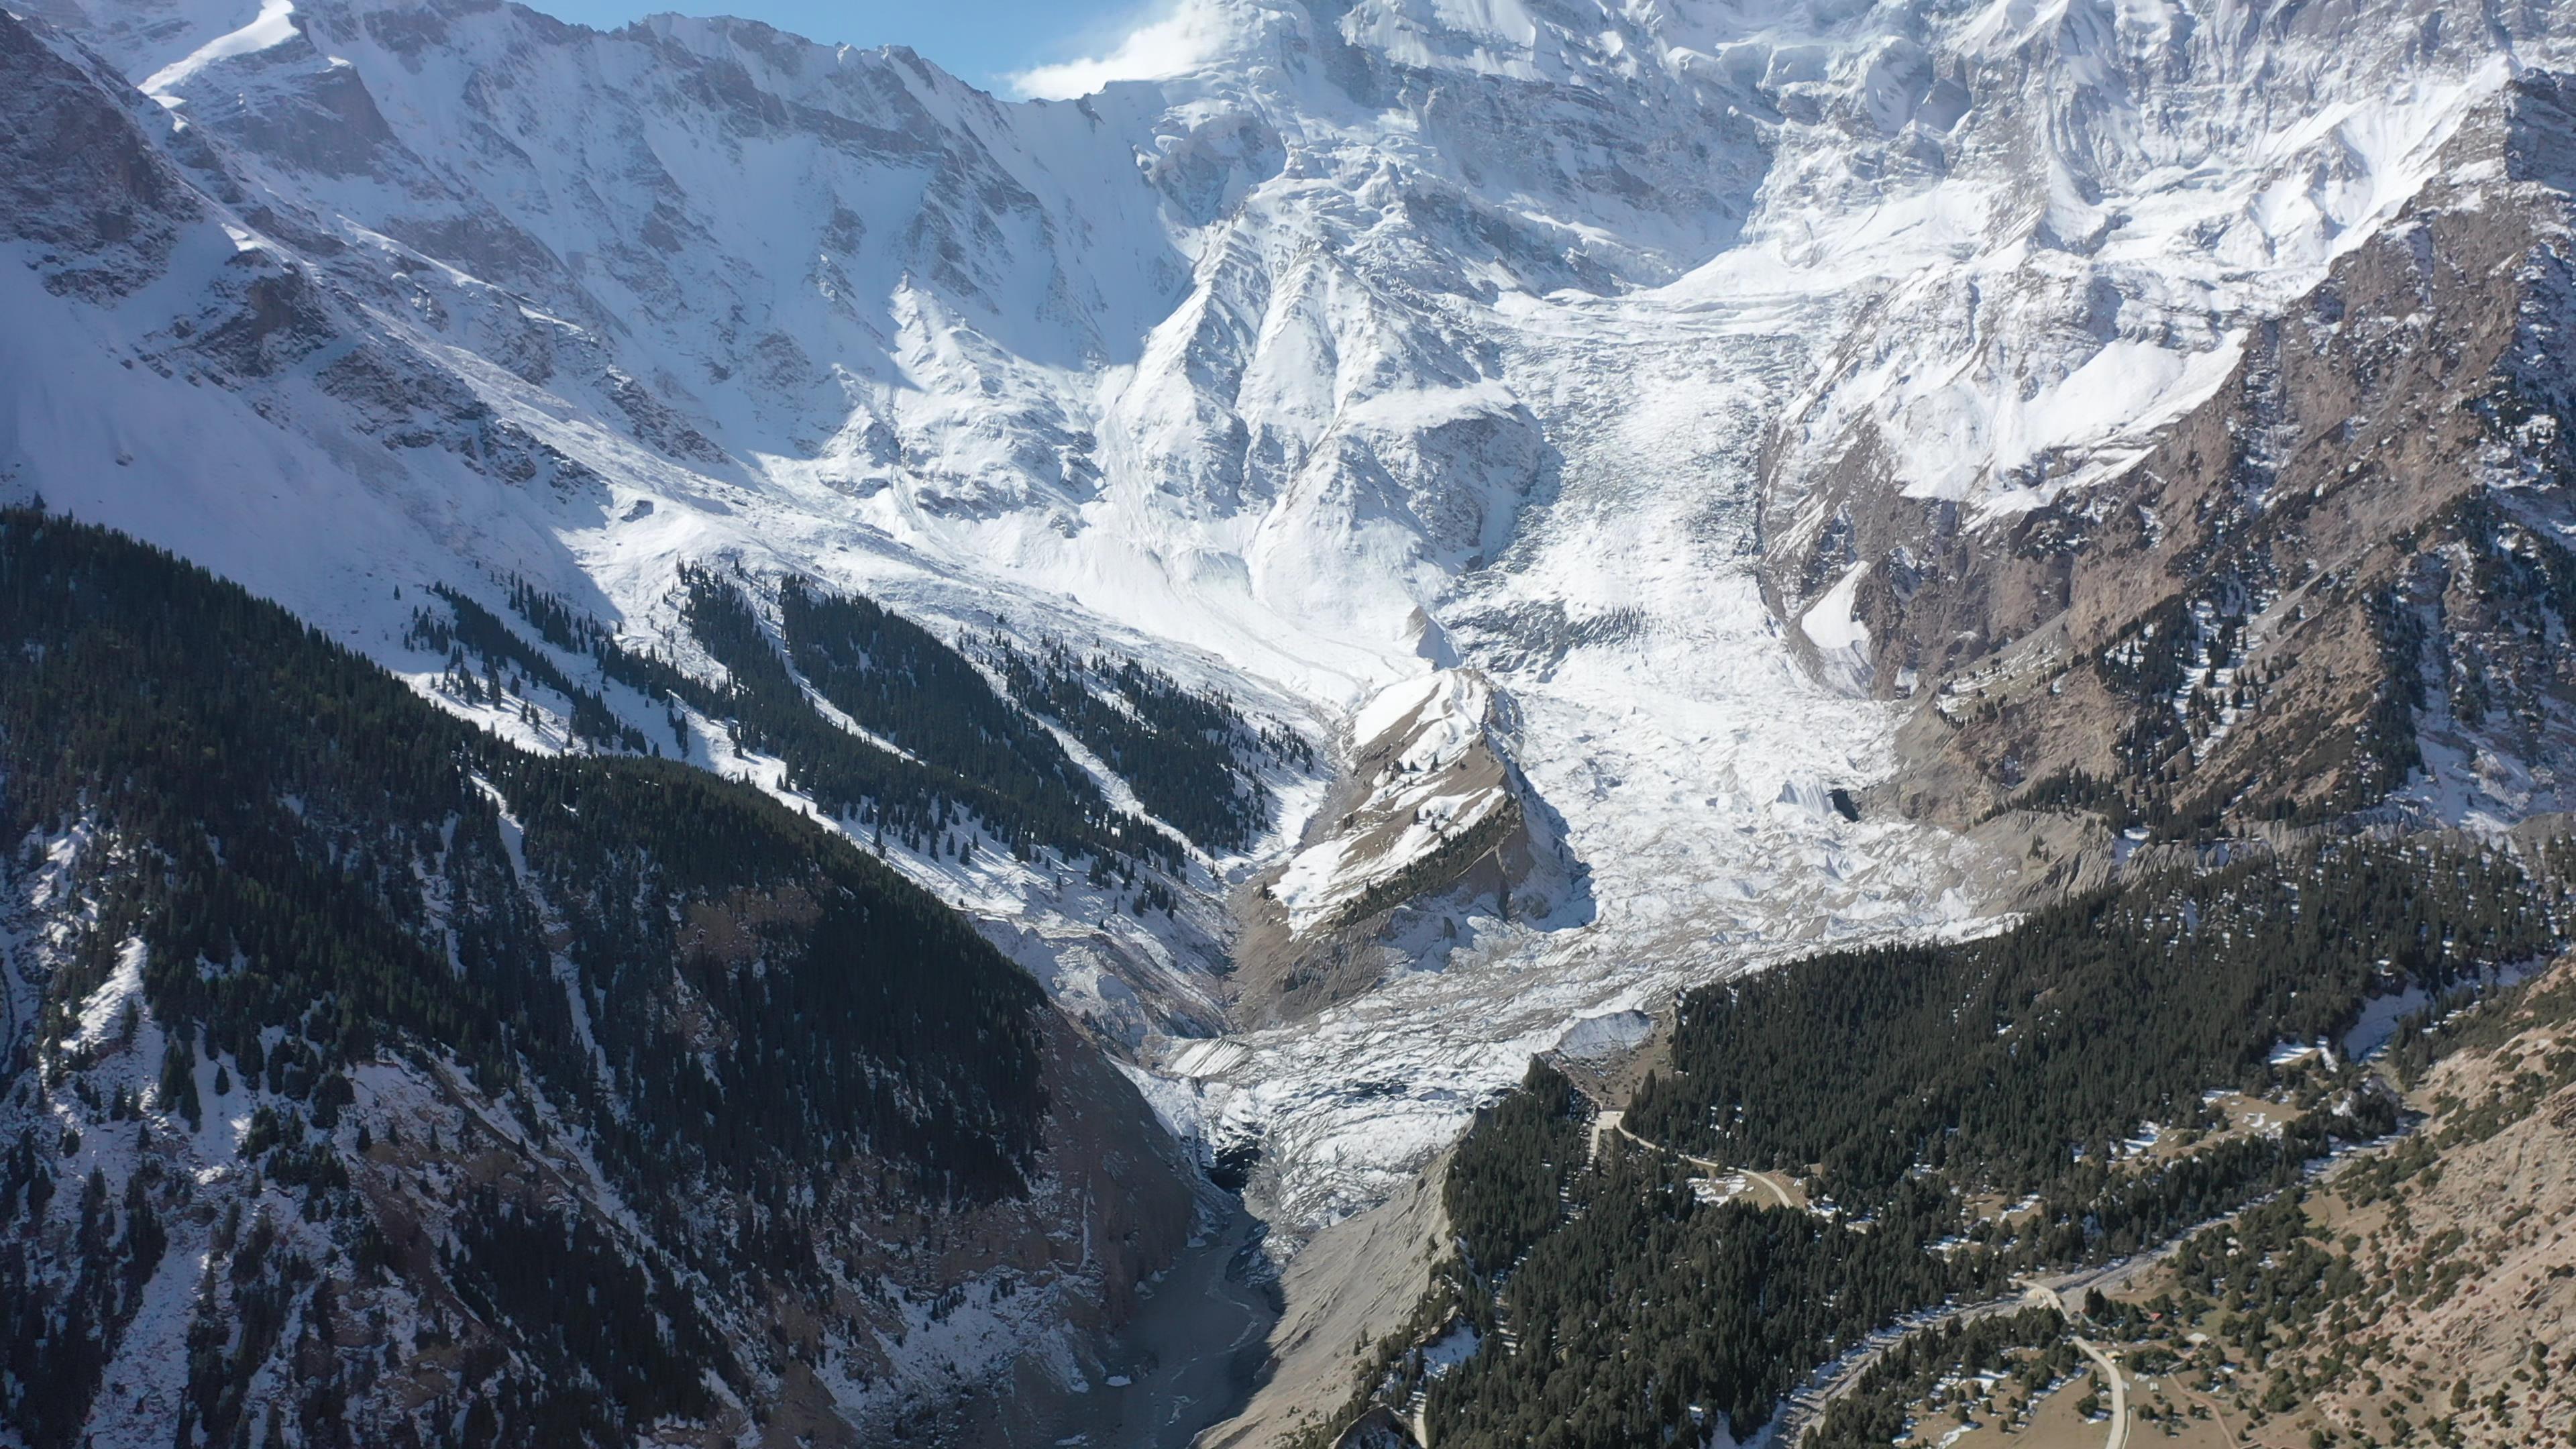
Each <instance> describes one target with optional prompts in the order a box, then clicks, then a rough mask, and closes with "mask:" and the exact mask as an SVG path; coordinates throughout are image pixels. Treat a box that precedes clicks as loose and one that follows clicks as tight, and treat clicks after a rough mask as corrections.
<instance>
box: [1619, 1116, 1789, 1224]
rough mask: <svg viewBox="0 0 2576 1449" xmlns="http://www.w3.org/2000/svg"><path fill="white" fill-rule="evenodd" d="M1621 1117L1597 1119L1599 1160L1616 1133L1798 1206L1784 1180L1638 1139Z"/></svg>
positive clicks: (1783, 1203) (1783, 1202)
mask: <svg viewBox="0 0 2576 1449" xmlns="http://www.w3.org/2000/svg"><path fill="white" fill-rule="evenodd" d="M1621 1116H1622V1114H1621V1113H1618V1112H1603V1113H1600V1114H1599V1115H1598V1116H1597V1117H1595V1118H1594V1120H1593V1123H1592V1153H1593V1155H1594V1156H1596V1157H1597V1156H1599V1155H1600V1153H1601V1138H1602V1137H1603V1135H1604V1134H1607V1133H1611V1132H1616V1133H1618V1134H1619V1135H1620V1136H1622V1137H1625V1138H1627V1139H1628V1140H1629V1141H1631V1142H1634V1143H1636V1144H1637V1145H1638V1146H1640V1147H1643V1148H1645V1149H1647V1150H1648V1151H1650V1152H1660V1153H1663V1154H1664V1155H1665V1156H1667V1157H1678V1158H1680V1159H1681V1160H1682V1161H1684V1162H1687V1163H1689V1164H1690V1165H1691V1166H1693V1167H1696V1168H1700V1169H1702V1170H1704V1171H1708V1172H1714V1173H1719V1174H1722V1175H1727V1176H1735V1177H1741V1178H1743V1179H1745V1180H1746V1181H1748V1182H1758V1183H1760V1184H1761V1185H1762V1190H1763V1191H1764V1192H1767V1193H1769V1194H1770V1195H1771V1200H1772V1201H1773V1202H1774V1203H1777V1204H1778V1205H1779V1206H1781V1207H1784V1208H1794V1207H1796V1206H1798V1203H1797V1200H1796V1199H1794V1198H1792V1197H1790V1196H1789V1189H1788V1188H1787V1187H1786V1186H1784V1185H1782V1183H1781V1182H1780V1180H1779V1179H1778V1178H1776V1177H1773V1176H1772V1175H1771V1174H1769V1173H1767V1172H1758V1171H1755V1170H1754V1169H1752V1168H1750V1167H1737V1166H1735V1165H1733V1164H1732V1163H1725V1162H1712V1161H1710V1160H1709V1159H1707V1158H1705V1157H1693V1156H1691V1155H1690V1154H1689V1153H1687V1152H1684V1151H1682V1150H1680V1149H1679V1148H1674V1147H1666V1146H1665V1145H1664V1144H1662V1143H1660V1142H1649V1141H1647V1140H1646V1139H1645V1138H1643V1137H1640V1136H1638V1135H1637V1134H1636V1133H1634V1132H1631V1131H1629V1130H1628V1128H1627V1124H1625V1123H1624V1122H1622V1121H1620V1117H1621Z"/></svg>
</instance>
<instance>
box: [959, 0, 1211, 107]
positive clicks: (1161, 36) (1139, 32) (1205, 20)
mask: <svg viewBox="0 0 2576 1449" xmlns="http://www.w3.org/2000/svg"><path fill="white" fill-rule="evenodd" d="M1213 9H1214V7H1212V6H1209V5H1206V4H1203V3H1198V0H1178V3H1176V4H1172V5H1170V6H1168V7H1167V8H1166V9H1165V10H1164V13H1163V14H1162V15H1161V16H1160V17H1159V18H1157V19H1153V20H1148V21H1146V22H1145V23H1144V24H1142V25H1139V26H1137V27H1136V28H1135V29H1134V30H1131V31H1129V32H1128V33H1127V35H1126V38H1125V39H1122V40H1120V41H1119V42H1118V44H1117V45H1116V46H1114V47H1112V48H1111V49H1110V50H1109V51H1108V53H1107V54H1104V55H1095V56H1087V57H1084V58H1082V59H1079V60H1068V61H1064V62H1062V63H1060V64H1056V65H1040V66H1032V67H1030V68H1029V69H1027V70H1023V71H1014V72H1012V73H1011V74H1009V75H1006V76H1004V77H1002V83H1003V84H1004V85H1006V86H1008V87H1010V88H1011V89H1012V90H1013V91H1015V92H1017V93H1018V94H1020V95H1022V96H1027V97H1030V98H1032V99H1038V100H1050V101H1066V100H1071V99H1073V98H1074V97H1076V96H1087V95H1090V94H1092V93H1093V92H1095V91H1098V90H1099V89H1100V88H1101V87H1103V86H1105V85H1108V84H1109V83H1110V82H1112V81H1123V80H1152V79H1155V78H1157V77H1161V76H1168V75H1178V74H1180V73H1181V72H1183V71H1185V70H1189V69H1190V68H1192V67H1194V66H1197V65H1199V64H1201V63H1202V62H1205V61H1207V60H1210V59H1213V58H1214V57H1215V55H1216V53H1217V49H1218V46H1219V45H1220V43H1221V42H1222V40H1223V26H1222V23H1221V22H1220V21H1219V20H1218V18H1217V16H1216V15H1215V14H1214V13H1213Z"/></svg>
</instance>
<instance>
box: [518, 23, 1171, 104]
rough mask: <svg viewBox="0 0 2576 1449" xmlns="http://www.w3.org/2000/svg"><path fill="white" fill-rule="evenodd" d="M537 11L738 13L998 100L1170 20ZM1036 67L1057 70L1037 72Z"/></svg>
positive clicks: (1079, 85)
mask: <svg viewBox="0 0 2576 1449" xmlns="http://www.w3.org/2000/svg"><path fill="white" fill-rule="evenodd" d="M527 3H529V4H531V5H533V6H534V7H535V8H536V9H539V10H543V11H545V12H546V13H547V14H549V15H555V16H560V17H561V18H563V19H565V20H571V21H577V22H579V23H581V24H583V25H595V26H599V27H601V28H602V29H608V28H613V27H615V26H619V25H623V24H625V23H626V22H627V21H629V20H633V19H636V18H638V17H640V16H644V15H651V14H654V13H657V12H660V11H666V10H678V11H682V12H685V13H688V14H704V15H740V16H744V17H747V18H749V19H752V20H760V21H765V22H767V23H769V24H771V25H775V26H777V27H778V28H779V29H781V30H792V31H794V32H795V33H797V34H798V35H803V36H809V37H811V38H813V39H815V40H823V41H832V42H838V43H846V44H851V45H909V46H911V47H912V48H913V49H915V50H917V51H920V52H921V53H922V54H923V55H926V56H928V57H930V58H931V59H932V60H934V61H937V62H938V63H939V64H940V65H941V66H942V67H944V68H946V69H947V70H948V71H950V72H951V73H953V74H955V75H957V76H959V77H961V78H963V79H965V80H968V81H972V82H974V83H975V84H976V85H979V86H984V87H986V88H988V89H993V90H998V91H1000V92H1001V93H1003V94H1005V95H1009V94H1016V93H1018V92H1019V91H1020V90H1021V89H1023V88H1024V87H1023V86H1022V85H1019V84H1015V83H1014V80H1013V78H1014V77H1016V76H1022V75H1027V74H1030V73H1032V72H1034V77H1035V82H1036V88H1037V89H1038V90H1040V91H1043V92H1048V93H1059V92H1064V91H1068V90H1069V91H1072V92H1073V93H1077V94H1078V93H1080V91H1081V90H1082V89H1086V88H1088V87H1087V85H1086V83H1087V82H1089V81H1090V80H1092V79H1094V75H1093V73H1092V72H1091V71H1090V70H1089V69H1087V67H1088V66H1089V65H1090V64H1092V63H1093V61H1094V58H1097V57H1102V56H1108V55H1113V54H1115V53H1117V52H1118V50H1119V48H1120V46H1121V43H1122V42H1123V41H1125V40H1126V39H1127V38H1128V37H1130V36H1131V35H1133V34H1134V33H1135V32H1136V31H1137V30H1138V29H1139V28H1140V27H1142V26H1145V25H1146V22H1149V21H1152V20H1155V19H1158V18H1160V17H1162V16H1164V15H1166V14H1168V13H1169V11H1170V9H1171V6H1170V5H1168V4H1163V3H1157V0H527ZM1041 67H1055V69H1052V70H1042V69H1040V68H1041Z"/></svg>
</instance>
